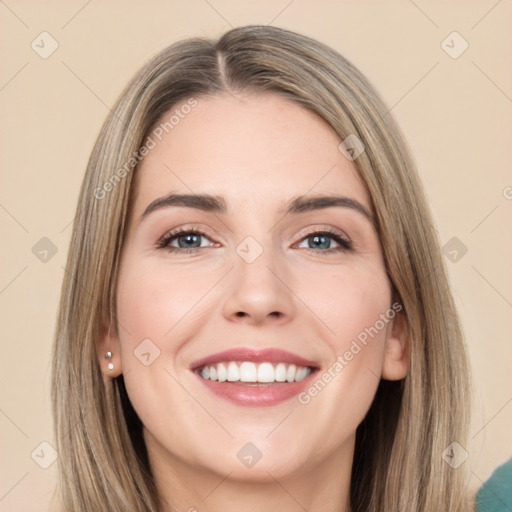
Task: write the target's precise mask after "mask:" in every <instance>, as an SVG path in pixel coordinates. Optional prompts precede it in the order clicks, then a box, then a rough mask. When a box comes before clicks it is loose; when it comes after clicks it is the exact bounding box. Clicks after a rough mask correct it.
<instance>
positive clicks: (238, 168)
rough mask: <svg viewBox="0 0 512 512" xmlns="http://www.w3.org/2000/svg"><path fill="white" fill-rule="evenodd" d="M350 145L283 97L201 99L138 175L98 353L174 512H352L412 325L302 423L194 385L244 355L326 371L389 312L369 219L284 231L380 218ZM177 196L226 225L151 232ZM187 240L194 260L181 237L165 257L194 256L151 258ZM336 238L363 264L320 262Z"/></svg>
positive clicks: (335, 258)
mask: <svg viewBox="0 0 512 512" xmlns="http://www.w3.org/2000/svg"><path fill="white" fill-rule="evenodd" d="M174 108H176V107H174ZM174 108H173V110H174ZM340 142H341V139H340V138H339V137H338V135H337V134H336V133H335V132H334V131H333V130H332V128H330V126H329V125H327V124H326V123H325V122H324V121H323V120H321V119H320V118H319V117H317V116H316V115H315V114H313V113H312V112H309V111H307V110H305V109H303V108H302V107H300V106H298V105H297V104H295V103H293V102H291V101H289V100H287V99H284V98H281V97H279V96H278V95H275V94H272V93H266V94H258V95H255V94H249V93H247V94H237V95H236V96H234V95H230V94H223V95H217V96H209V97H201V98H198V105H197V106H196V107H195V108H194V109H192V111H191V112H190V114H188V115H187V116H186V117H185V118H184V119H182V120H181V121H180V123H179V124H178V125H177V126H175V127H174V129H173V130H172V131H170V132H169V133H168V134H167V135H166V136H165V137H164V138H163V139H162V141H161V142H159V143H158V145H157V146H156V147H155V148H154V149H152V150H151V151H150V153H149V154H148V155H147V156H146V157H145V159H144V161H143V163H142V165H141V167H140V169H139V170H138V175H137V182H136V189H135V196H134V202H133V207H132V209H131V212H130V217H129V225H128V233H127V238H126V242H125V245H124V247H123V251H122V258H121V267H120V275H119V280H118V289H117V298H118V311H117V315H118V321H119V324H120V325H121V326H122V328H119V334H112V332H113V331H114V332H115V329H111V332H110V334H107V335H105V336H104V338H103V339H102V340H101V342H100V344H99V352H98V357H99V361H100V364H101V365H102V369H103V371H104V372H105V374H106V375H109V376H111V377H115V376H117V375H119V374H120V373H123V374H124V379H125V383H126V387H127V391H128V394H129V397H130V400H131V401H132V403H133V406H134V408H135V410H136V412H137V414H138V415H139V417H140V418H141V420H142V422H143V424H144V438H145V441H146V444H147V447H148V452H149V458H150V463H151V465H152V468H153V471H154V474H155V478H156V482H157V485H158V487H159V488H160V490H161V492H162V493H163V495H164V496H165V498H166V499H167V501H168V502H169V503H171V504H172V505H173V506H175V507H177V508H176V509H177V510H188V511H190V512H192V511H193V510H198V511H200V512H208V511H218V510H220V509H222V510H223V511H225V512H231V511H233V512H234V511H237V512H238V511H239V510H251V511H254V512H259V511H261V512H263V511H265V512H268V511H274V510H275V511H278V510H279V511H290V512H291V511H294V512H295V511H299V510H301V511H302V510H303V509H307V510H323V511H325V512H329V511H338V512H339V511H348V510H350V508H349V505H348V495H349V486H350V471H351V467H352V460H353V452H354V441H355V431H356V428H357V426H358V425H359V423H360V422H361V420H362V419H363V418H364V416H365V414H366V412H367V411H368V409H369V407H370V405H371V402H372V400H373V397H374V395H375V392H376V389H377V386H378V383H379V379H380V378H384V379H389V380H395V379H401V378H403V377H405V375H406V374H407V371H408V365H409V362H408V355H407V353H408V349H407V347H408V340H407V333H406V332H407V330H406V324H405V321H404V319H403V317H402V316H401V315H397V316H395V318H394V320H391V321H389V322H388V323H386V325H385V328H383V329H381V330H380V331H379V333H378V335H376V336H374V337H373V338H371V340H370V341H369V343H368V344H367V345H366V346H364V347H363V348H362V350H361V351H360V352H359V353H357V355H355V356H354V357H353V359H352V360H351V361H349V362H348V364H346V366H344V368H343V370H342V371H340V372H338V373H337V374H336V376H335V378H333V379H332V380H331V382H330V383H328V385H326V386H325V388H324V389H323V390H322V391H321V392H320V393H318V394H317V396H315V397H313V398H311V400H310V402H309V403H307V404H305V405H303V404H301V403H299V402H298V400H297V398H296V397H294V398H292V399H290V400H287V401H285V402H282V403H280V404H278V405H274V406H271V407H243V406H238V405H236V404H233V403H231V402H228V401H226V400H223V399H222V398H220V397H217V396H216V395H214V394H212V393H211V392H210V391H209V390H208V389H207V388H206V387H205V386H204V385H203V384H202V382H200V380H199V379H198V377H197V376H196V375H194V374H193V373H192V372H191V371H190V369H189V368H190V365H191V364H192V363H193V362H194V361H196V360H197V359H199V358H202V357H205V356H207V355H210V354H213V353H216V352H218V351H222V350H226V349H228V348H232V347H236V346H250V347H255V348H262V347H278V348H281V349H284V350H288V351H290V352H294V353H296V354H298V355H299V356H302V357H305V358H307V359H311V360H314V361H317V362H318V363H319V365H320V366H321V368H322V370H325V369H327V368H329V367H330V366H332V364H333V363H334V362H335V361H336V358H337V356H338V355H343V354H344V353H345V352H346V351H347V350H348V349H349V348H350V346H351V343H352V341H353V340H354V339H356V337H357V336H358V334H360V333H361V332H362V331H363V330H364V329H365V328H367V327H369V326H372V325H374V324H375V322H376V320H378V319H379V315H380V314H382V313H385V312H386V311H387V310H389V308H390V307H391V305H392V303H391V286H390V283H389V281H388V278H387V275H386V270H385V266H384V261H383V257H382V252H381V247H380V241H379V237H378V234H377V233H376V231H375V229H374V227H373V225H372V223H371V222H370V221H369V220H368V219H367V218H366V217H365V216H364V215H362V214H361V213H360V212H358V211H356V210H354V209H351V208H346V207H345V208H342V207H330V208H325V209H319V210H315V211H312V212H303V213H298V214H288V215H286V216H283V214H282V213H280V210H281V209H283V207H284V205H286V204H287V203H288V202H289V201H290V200H291V199H292V198H293V197H296V196H298V195H302V194H306V193H307V194H309V195H313V194H314V195H317V194H318V195H323V194H326V195H332V194H338V195H342V196H346V197H349V198H351V199H353V200H357V201H358V202H359V203H360V204H362V205H363V206H364V207H365V208H366V209H367V210H368V211H369V212H371V203H370V199H369V197H368V195H367V193H366V191H365V188H364V186H363V185H362V183H361V181H360V179H359V178H358V176H357V174H356V170H355V166H354V163H353V162H351V161H349V160H348V159H347V158H345V156H344V155H343V154H342V153H341V152H340V151H339V150H338V145H339V144H340ZM171 191H172V192H175V193H183V194H189V193H208V194H214V195H218V196H223V197H224V199H225V201H226V204H227V206H228V211H227V213H221V214H219V213H212V212H204V211H200V210H197V209H192V208H187V207H177V206H170V207H166V208H161V209H157V210H155V211H153V212H152V213H150V214H149V215H147V216H146V217H145V218H144V219H143V220H141V215H142V213H143V212H144V210H145V209H146V208H147V206H148V205H149V204H151V203H152V202H153V201H155V200H156V199H158V198H161V197H163V196H166V195H167V194H169V193H170V192H171ZM179 227H184V228H191V227H193V228H196V229H198V230H200V231H202V232H204V233H205V236H204V237H197V238H196V239H195V241H197V242H198V243H197V244H196V245H198V244H199V243H200V244H201V246H202V247H201V248H200V249H199V250H198V251H197V252H195V253H186V252H185V249H179V242H180V241H181V243H182V245H183V243H184V236H183V235H182V237H181V239H176V238H175V239H174V241H172V242H171V244H172V245H173V246H174V247H175V248H178V251H179V250H181V251H182V252H169V251H168V250H167V249H165V248H156V245H157V242H158V241H159V239H161V237H162V236H163V235H165V234H166V233H168V232H169V231H171V230H173V229H175V228H179ZM325 229H331V230H335V231H338V232H340V233H341V234H342V235H343V236H345V237H346V238H348V239H349V240H350V241H351V244H352V246H353V250H351V251H337V252H336V251H335V248H337V247H339V244H338V243H337V242H336V241H335V240H334V239H332V238H327V240H324V243H325V245H322V246H321V247H320V248H318V247H317V246H315V245H314V244H313V240H312V238H313V237H312V236H311V234H314V233H318V232H322V230H325ZM308 235H309V237H308ZM247 236H251V237H253V239H254V240H256V241H257V243H258V244H259V246H260V247H261V248H262V249H263V252H262V254H261V255H260V256H259V257H258V258H256V260H255V261H254V262H252V263H247V262H246V261H245V260H244V259H243V258H241V257H240V256H239V255H238V253H237V252H236V248H237V246H238V245H239V244H240V243H241V242H242V241H243V240H244V239H245V238H246V237H247ZM327 236H329V237H330V235H327ZM329 244H330V245H329ZM185 245H186V244H185ZM189 247H194V245H193V243H192V244H191V243H190V242H189ZM242 313H243V314H242ZM145 339H150V340H151V342H152V343H154V346H155V347H158V350H159V351H160V353H159V355H158V357H157V358H156V359H155V360H154V361H153V362H152V363H151V364H150V365H148V366H146V365H144V364H142V363H141V361H140V360H139V359H138V358H137V357H135V356H134V350H136V348H137V347H138V345H139V344H140V343H141V341H142V340H145ZM146 343H147V342H146ZM148 347H150V348H149V349H148V350H149V352H150V354H151V356H150V357H151V359H152V358H153V356H154V355H155V354H156V353H157V352H156V348H154V347H153V346H152V345H148ZM107 350H111V351H112V353H113V358H112V360H111V361H112V362H113V364H114V370H113V371H109V370H108V369H107V367H106V364H107V361H106V360H105V357H104V354H105V352H106V351H107ZM322 370H321V371H322ZM248 442H251V443H253V444H254V445H255V446H256V447H257V448H258V450H259V451H260V452H261V454H262V457H261V459H260V460H259V461H258V462H257V463H256V464H255V465H254V466H253V467H251V468H248V467H246V466H245V465H244V464H242V463H241V462H240V460H239V459H238V457H237V452H238V451H239V450H240V449H241V448H242V447H243V446H244V445H245V444H246V443H248ZM165 510H167V508H166V509H165Z"/></svg>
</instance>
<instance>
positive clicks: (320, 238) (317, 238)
mask: <svg viewBox="0 0 512 512" xmlns="http://www.w3.org/2000/svg"><path fill="white" fill-rule="evenodd" d="M322 241H323V243H322ZM313 244H314V247H321V248H322V249H329V245H330V243H329V237H327V236H325V235H315V236H314V237H313Z"/></svg>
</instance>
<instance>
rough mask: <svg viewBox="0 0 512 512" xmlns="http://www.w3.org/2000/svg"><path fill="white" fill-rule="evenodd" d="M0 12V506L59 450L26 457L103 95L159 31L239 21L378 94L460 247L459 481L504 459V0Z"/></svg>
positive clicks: (38, 475) (44, 492) (32, 493)
mask: <svg viewBox="0 0 512 512" xmlns="http://www.w3.org/2000/svg"><path fill="white" fill-rule="evenodd" d="M0 17H1V18H0V19H1V22H0V23H1V26H0V33H1V34H2V35H1V38H2V44H1V45H0V48H1V50H0V51H1V62H2V64H3V65H2V68H1V71H0V103H1V108H2V113H3V118H2V123H1V130H2V131H1V136H0V137H1V139H0V140H1V142H2V156H1V161H2V166H1V188H0V221H1V226H2V232H1V237H2V244H1V255H2V265H1V270H0V311H1V314H2V321H1V324H0V325H1V327H2V331H1V343H2V350H1V354H2V355H1V368H0V370H1V371H0V379H1V386H0V433H1V434H0V437H1V439H0V440H1V450H2V455H1V457H0V460H1V463H0V464H1V467H0V511H10V512H15V511H24V512H31V511H45V510H48V509H49V506H50V499H51V494H52V489H53V486H54V483H55V478H56V464H53V465H51V466H50V467H49V468H48V469H43V468H41V467H40V464H43V465H44V464H48V463H50V462H51V449H50V448H49V447H48V446H46V445H43V446H42V447H41V446H40V443H41V442H48V443H50V444H52V443H53V436H52V426H51V414H50V400H49V364H50V348H51V340H52V336H53V332H54V323H55V315H56V308H57V301H58V296H59V290H60V284H61V280H62V277H63V273H64V265H65V257H66V252H67V246H68V243H69V237H70V232H71V229H70V222H71V220H72V218H73V214H74V209H75V206H76V200H77V195H78V189H79V185H80V183H81V180H82V176H83V173H84V169H85V165H86V161H87V158H88V155H89V152H90V150H91V148H92V145H93V143H94V140H95V137H96V135H97V133H98V130H99V128H100V125H101V123H102V122H103V120H104V118H105V116H106V114H107V113H108V107H109V106H111V105H112V104H113V102H114V101H115V99H116V97H117V95H118V94H119V92H120V91H121V88H122V87H123V86H124V85H125V83H126V82H127V80H128V79H129V78H130V77H131V75H132V74H133V73H134V72H135V71H136V69H138V68H139V67H140V66H141V65H142V63H144V62H145V61H146V60H147V59H148V58H149V57H150V56H151V55H153V54H154V53H156V52H157V51H159V50H160V49H162V48H163V47H164V46H165V45H167V44H170V43H172V42H174V41H176V40H177V39H180V38H183V37H189V36H196V35H202V36H217V35H219V34H220V33H222V32H223V31H225V30H227V29H229V28H230V26H237V25H244V24H273V25H277V26H281V27H285V28H290V29H293V30H296V31H299V32H302V33H304V34H306V35H309V36H312V37H316V38H318V39H320V40H322V41H324V42H325V43H327V44H330V45H332V46H333V47H334V48H336V49H337V50H339V51H340V52H341V53H343V54H344V55H345V56H347V57H348V58H349V59H351V60H353V61H354V63H355V64H356V65H357V66H358V67H359V68H360V69H361V70H362V71H363V72H364V73H365V74H366V75H367V76H368V77H369V78H370V80H372V82H373V83H374V84H375V85H376V87H377V89H378V90H379V91H380V92H381V94H382V95H383V96H384V98H385V99H386V101H387V102H388V104H389V106H390V107H391V106H392V107H393V108H392V112H393V114H394V115H395V116H396V117H397V119H398V121H399V123H400V124H401V126H402V127H403V130H404V132H405V134H406V136H407V138H408V140H409V143H410V145H411V147H412V150H413V152H414V154H415V156H416V159H417V162H418V165H419V168H420V171H421V174H422V177H423V180H424V183H425V187H426V190H427V193H428V197H429V199H430V202H431V205H432V209H433V212H434V215H435V218H436V222H437V226H438V231H439V239H440V241H441V243H442V244H443V245H444V244H445V243H446V242H448V241H449V240H450V239H451V238H452V237H457V238H458V239H459V240H460V242H462V243H463V244H464V245H465V246H466V247H467V253H466V254H464V255H463V256H462V257H460V256H461V254H462V253H461V252H459V253H458V257H459V258H460V259H459V260H458V261H457V262H452V261H450V260H449V259H448V257H447V258H446V264H447V266H448V269H449V272H450V277H451V280H452V283H453V288H454V293H455V295H456V299H457V303H458V306H459V310H460V313H461V315H462V319H463V323H464V328H465V332H466V335H467V341H468V345H469V349H470V355H471V359H472V365H473V368H474V380H475V387H476V396H475V415H474V420H473V425H472V427H471V436H472V442H471V445H470V446H467V447H465V448H466V449H467V451H468V452H469V458H468V460H467V461H466V462H465V464H470V465H471V470H472V473H471V481H470V482H469V484H470V485H471V487H472V488H476V487H477V486H479V485H480V484H481V481H483V480H485V479H486V478H487V477H488V476H489V475H490V473H491V472H492V470H493V468H495V467H496V466H497V465H498V464H500V463H502V462H503V461H505V460H506V459H507V458H508V457H510V456H511V455H512V442H511V434H510V433H511V432H512V428H511V427H512V387H511V385H510V384H511V377H510V375H511V371H510V365H511V361H512V357H511V356H512V345H511V343H510V341H511V339H510V332H511V325H512V322H511V318H512V286H511V281H512V280H511V274H512V270H511V265H510V262H511V261H512V236H511V231H512V230H511V229H510V226H511V222H510V221H511V217H512V188H511V187H512V175H511V172H510V169H511V167H510V165H511V160H512V158H511V152H510V142H511V135H512V133H511V132H512V123H511V119H512V99H511V98H512V67H511V66H510V62H512V58H511V57H512V56H511V55H510V54H511V53H512V44H511V43H512V33H511V31H510V27H511V21H512V20H511V18H512V4H511V2H510V0H500V1H496V0H489V1H487V0H485V1H478V2H475V1H473V2H469V1H456V2H440V1H437V2H432V1H427V0H417V1H416V2H413V1H412V0H400V1H393V2H391V1H388V2H384V1H381V2H366V1H365V2H363V1H361V2H344V1H343V2H340V1H337V2H335V1H326V0H322V1H315V2H313V1H303V0H291V1H290V0H278V1H269V0H266V1H258V2H237V1H234V0H208V1H206V0H193V1H190V2H188V3H185V2H178V1H177V0H167V1H153V2H135V1H123V2H112V1H103V2H102V1H101V0H94V1H88V2H87V1H85V0H78V1H74V0H73V1H62V2H36V1H32V2H27V1H15V0H5V1H3V0H2V1H0ZM43 31H47V32H48V33H49V34H51V36H52V37H53V38H54V39H55V40H56V41H57V42H58V45H59V46H58V49H57V50H56V51H55V52H54V53H53V54H52V55H51V56H49V57H48V58H46V59H43V58H41V57H40V56H39V54H38V53H36V52H35V51H34V50H33V49H32V48H31V43H32V41H34V40H35V43H34V45H36V44H38V45H39V48H38V49H39V51H40V52H41V51H43V48H41V47H42V46H43V44H44V48H45V49H46V50H48V49H49V48H50V40H49V39H45V40H44V42H43V43H41V37H47V36H41V37H38V36H39V34H40V33H41V32H43ZM453 31H457V32H459V33H460V35H461V36H462V37H463V38H464V40H466V41H467V43H468V44H469V47H468V49H467V50H466V51H465V52H464V53H462V55H460V56H459V57H458V58H456V59H454V58H452V57H450V56H449V55H448V54H447V53H446V52H445V51H444V50H443V48H442V47H441V43H442V41H443V40H444V39H445V38H446V37H447V36H448V35H449V34H450V33H452V32H453ZM461 43H462V41H457V39H454V36H451V38H449V39H448V40H447V43H445V44H447V45H449V46H451V47H452V48H450V49H449V51H451V52H452V53H453V52H454V51H456V50H458V49H460V48H461ZM507 187H508V188H507ZM42 237H47V238H49V239H50V240H51V242H52V243H53V244H54V245H55V246H56V248H57V253H56V254H55V255H54V256H52V257H51V252H50V253H48V256H47V261H46V262H42V261H40V259H39V258H38V257H36V255H35V254H33V252H32V248H33V246H34V245H35V244H36V243H37V242H38V241H39V240H40V239H41V238H42ZM452 249H453V248H452ZM40 250H41V249H40ZM36 252H37V251H36ZM39 256H40V257H43V255H42V254H39ZM451 257H453V254H452V256H451ZM34 450H35V452H34ZM33 452H34V454H33V458H32V457H31V454H32V453H33Z"/></svg>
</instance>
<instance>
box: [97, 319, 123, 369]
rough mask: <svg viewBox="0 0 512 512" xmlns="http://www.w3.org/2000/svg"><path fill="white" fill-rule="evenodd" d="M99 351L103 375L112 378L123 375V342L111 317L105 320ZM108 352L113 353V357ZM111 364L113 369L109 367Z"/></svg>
mask: <svg viewBox="0 0 512 512" xmlns="http://www.w3.org/2000/svg"><path fill="white" fill-rule="evenodd" d="M97 352H98V353H97V355H98V361H99V364H100V368H101V372H102V373H103V375H105V376H106V377H111V378H115V377H118V376H119V375H121V373H122V368H121V343H119V337H118V335H117V329H116V326H115V325H114V323H113V322H112V320H111V319H107V320H105V321H104V322H103V325H102V329H101V334H100V339H99V342H98V344H97ZM108 353H110V354H111V357H107V354H108ZM110 364H111V365H112V369H111V368H109V365H110Z"/></svg>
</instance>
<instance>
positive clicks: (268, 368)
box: [200, 361, 311, 383]
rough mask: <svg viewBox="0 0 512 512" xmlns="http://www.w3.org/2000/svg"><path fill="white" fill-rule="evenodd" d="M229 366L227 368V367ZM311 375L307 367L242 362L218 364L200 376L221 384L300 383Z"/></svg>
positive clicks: (204, 370) (203, 371)
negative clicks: (239, 382)
mask: <svg viewBox="0 0 512 512" xmlns="http://www.w3.org/2000/svg"><path fill="white" fill-rule="evenodd" d="M226 366H227V367H226ZM310 373H311V368H309V367H307V366H296V365H294V364H286V363H277V364H276V365H275V366H274V365H273V364H272V363H266V362H265V363H259V364H257V363H253V362H251V361H242V362H240V363H236V362H235V361H229V363H227V362H226V363H217V364H212V365H208V366H205V367H204V368H203V369H202V370H201V372H200V375H201V377H203V379H205V380H217V381H219V382H224V381H226V380H227V381H228V382H236V381H241V382H262V383H268V382H286V381H288V382H299V381H301V380H303V379H305V378H306V377H307V376H308V375H309V374H310Z"/></svg>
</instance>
